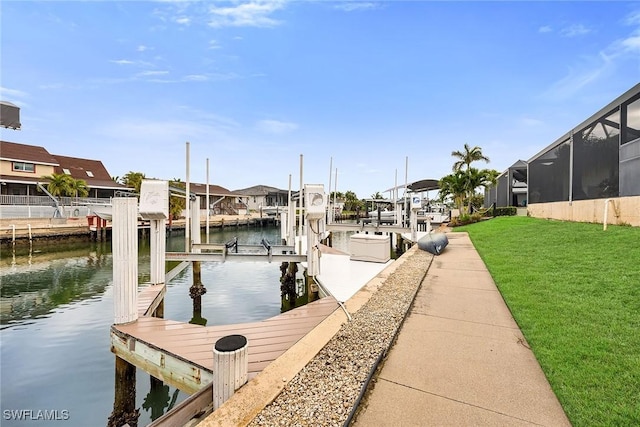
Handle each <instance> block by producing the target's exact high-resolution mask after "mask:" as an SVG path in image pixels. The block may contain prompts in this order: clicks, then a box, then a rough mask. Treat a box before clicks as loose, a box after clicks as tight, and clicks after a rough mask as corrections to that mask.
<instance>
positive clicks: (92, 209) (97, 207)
mask: <svg viewBox="0 0 640 427" xmlns="http://www.w3.org/2000/svg"><path fill="white" fill-rule="evenodd" d="M87 207H88V208H89V214H90V215H97V216H99V217H100V218H101V219H104V220H107V221H111V219H112V218H113V206H112V205H107V204H97V203H96V204H93V203H87Z"/></svg>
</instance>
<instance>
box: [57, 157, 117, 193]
mask: <svg viewBox="0 0 640 427" xmlns="http://www.w3.org/2000/svg"><path fill="white" fill-rule="evenodd" d="M54 156H55V158H56V159H57V160H58V163H59V164H58V166H56V167H55V168H54V173H58V174H62V173H63V174H66V175H71V177H72V178H74V179H82V180H84V181H85V182H86V183H87V185H88V186H89V187H92V188H109V189H124V188H128V187H127V186H125V185H122V184H120V183H118V182H116V181H114V180H113V179H112V178H111V176H110V175H109V172H108V171H107V169H106V168H105V167H104V165H103V164H102V162H101V161H100V160H90V159H81V158H79V157H68V156H60V155H57V154H56V155H54Z"/></svg>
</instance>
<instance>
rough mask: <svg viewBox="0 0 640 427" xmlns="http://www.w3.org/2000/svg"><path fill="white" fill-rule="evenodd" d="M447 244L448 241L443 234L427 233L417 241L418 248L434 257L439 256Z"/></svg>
mask: <svg viewBox="0 0 640 427" xmlns="http://www.w3.org/2000/svg"><path fill="white" fill-rule="evenodd" d="M448 244H449V239H448V238H447V235H446V234H444V233H429V234H427V235H426V236H424V237H422V238H420V239H419V240H418V247H419V248H420V249H422V250H423V251H427V252H429V253H432V254H434V255H440V254H441V253H442V251H443V250H444V248H446V247H447V245H448Z"/></svg>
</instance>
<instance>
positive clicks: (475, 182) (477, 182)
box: [466, 168, 499, 212]
mask: <svg viewBox="0 0 640 427" xmlns="http://www.w3.org/2000/svg"><path fill="white" fill-rule="evenodd" d="M498 175H499V172H498V171H496V170H493V169H482V170H478V169H476V168H469V170H468V171H467V175H466V180H467V182H466V187H467V206H468V208H467V212H471V205H472V199H473V196H474V195H475V193H476V189H478V188H479V187H484V188H487V187H489V186H491V185H495V183H496V178H497V177H498Z"/></svg>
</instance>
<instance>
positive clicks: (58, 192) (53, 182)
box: [42, 173, 73, 197]
mask: <svg viewBox="0 0 640 427" xmlns="http://www.w3.org/2000/svg"><path fill="white" fill-rule="evenodd" d="M42 178H43V179H46V180H47V181H49V183H48V184H47V191H48V192H49V193H51V195H52V196H54V197H61V196H66V195H68V194H73V192H72V184H71V180H72V179H73V178H71V177H70V176H69V175H66V174H64V173H53V174H51V175H47V176H43V177H42Z"/></svg>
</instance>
